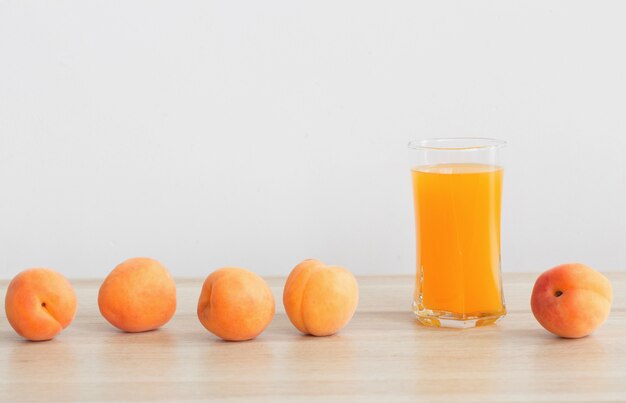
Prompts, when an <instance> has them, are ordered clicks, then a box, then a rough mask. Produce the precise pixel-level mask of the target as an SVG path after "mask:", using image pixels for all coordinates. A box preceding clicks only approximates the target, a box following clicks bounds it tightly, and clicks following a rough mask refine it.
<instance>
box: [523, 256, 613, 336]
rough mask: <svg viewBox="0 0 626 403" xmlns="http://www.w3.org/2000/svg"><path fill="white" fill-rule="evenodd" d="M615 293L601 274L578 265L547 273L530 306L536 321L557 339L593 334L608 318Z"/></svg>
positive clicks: (574, 264) (562, 266)
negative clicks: (558, 337) (559, 337)
mask: <svg viewBox="0 0 626 403" xmlns="http://www.w3.org/2000/svg"><path fill="white" fill-rule="evenodd" d="M612 300H613V291H612V289H611V283H610V282H609V280H608V279H607V278H606V277H604V275H602V274H601V273H599V272H597V271H595V270H593V269H592V268H590V267H588V266H585V265H583V264H579V263H570V264H563V265H560V266H556V267H554V268H552V269H550V270H548V271H546V272H544V273H543V274H542V275H541V276H539V278H538V279H537V281H536V282H535V287H534V288H533V293H532V297H531V299H530V307H531V309H532V311H533V314H534V315H535V318H536V319H537V321H538V322H539V323H540V324H541V326H543V327H544V328H546V330H548V331H550V332H552V333H554V334H556V335H557V336H561V337H566V338H578V337H584V336H587V335H588V334H591V333H592V332H593V331H594V330H595V329H596V328H597V327H598V326H600V325H601V324H602V323H603V322H604V321H605V320H606V318H607V317H608V316H609V312H610V310H611V302H612Z"/></svg>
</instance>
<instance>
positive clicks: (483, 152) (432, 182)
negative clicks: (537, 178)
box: [409, 138, 506, 328]
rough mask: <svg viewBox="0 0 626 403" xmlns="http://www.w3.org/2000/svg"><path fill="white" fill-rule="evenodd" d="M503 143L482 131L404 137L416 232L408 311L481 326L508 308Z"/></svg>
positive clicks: (432, 320)
mask: <svg viewBox="0 0 626 403" xmlns="http://www.w3.org/2000/svg"><path fill="white" fill-rule="evenodd" d="M505 144H506V143H505V142H504V141H501V140H495V139H487V138H447V139H430V140H421V141H414V142H411V143H409V153H410V160H411V174H412V178H413V196H414V197H413V198H414V205H415V231H416V240H417V276H416V277H417V278H416V286H415V295H414V300H413V311H414V312H415V315H417V319H418V320H419V321H420V322H421V323H423V324H424V325H427V326H436V327H460V328H465V327H474V326H483V325H488V324H491V323H494V322H495V321H497V320H498V319H499V318H501V317H502V316H504V315H505V314H506V307H505V305H504V295H503V293H502V275H501V270H500V205H501V195H502V176H503V168H502V164H501V161H500V159H501V150H502V148H503V147H504V145H505Z"/></svg>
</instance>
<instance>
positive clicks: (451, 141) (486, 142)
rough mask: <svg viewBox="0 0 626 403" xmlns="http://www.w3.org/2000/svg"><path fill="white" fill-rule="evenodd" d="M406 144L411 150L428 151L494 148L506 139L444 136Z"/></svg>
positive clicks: (504, 143)
mask: <svg viewBox="0 0 626 403" xmlns="http://www.w3.org/2000/svg"><path fill="white" fill-rule="evenodd" d="M455 144H461V145H455ZM408 146H409V148H410V149H412V150H430V151H473V150H490V149H491V150H495V149H498V148H502V147H504V146H506V141H504V140H498V139H494V138H490V137H445V138H430V139H424V140H412V141H410V142H409V144H408Z"/></svg>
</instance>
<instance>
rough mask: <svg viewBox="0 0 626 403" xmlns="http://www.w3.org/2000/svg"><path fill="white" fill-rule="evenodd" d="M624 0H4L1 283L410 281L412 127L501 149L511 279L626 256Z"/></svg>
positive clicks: (606, 263) (607, 265) (0, 41)
mask: <svg viewBox="0 0 626 403" xmlns="http://www.w3.org/2000/svg"><path fill="white" fill-rule="evenodd" d="M625 13H626V3H624V2H619V1H615V2H597V1H589V2H575V1H559V2H555V1H527V2H509V1H494V2H486V1H474V2H466V1H459V2H414V1H406V2H404V1H392V2H387V1H379V2H363V1H357V0H350V1H340V2H336V1H328V2H318V1H309V2H294V1H287V0H286V1H274V0H266V1H224V2H207V1H199V0H198V1H186V2H179V1H126V0H124V1H121V0H120V1H112V0H108V1H83V0H69V1H54V2H45V1H34V2H33V1H6V0H0V184H1V189H2V192H1V196H0V222H1V225H0V277H2V278H7V277H11V276H13V275H14V274H15V273H16V272H18V271H19V270H21V269H23V268H26V267H31V266H37V265H44V266H49V267H53V268H56V269H57V270H60V271H62V272H63V273H65V274H66V275H68V276H70V277H102V276H104V275H106V273H108V271H109V270H110V269H112V267H113V266H114V265H115V264H117V263H118V262H120V261H121V260H123V259H125V258H127V257H131V256H135V255H147V256H153V257H155V258H157V259H159V260H161V261H163V262H164V263H165V264H166V265H168V266H169V268H170V270H171V271H172V272H173V273H174V274H175V275H177V276H204V275H206V274H208V273H209V272H210V271H211V270H213V269H215V268H217V267H220V266H223V265H240V266H244V267H248V268H250V269H253V270H255V271H257V272H258V273H260V274H266V275H269V274H285V273H287V272H288V271H289V270H290V269H291V268H292V267H293V265H294V264H296V263H297V262H298V261H299V260H301V259H303V258H306V257H318V258H320V259H323V260H326V261H327V262H329V263H337V264H343V265H345V266H347V267H349V268H350V269H352V270H353V271H354V272H355V273H358V274H382V273H411V272H412V271H413V260H414V252H413V227H412V225H413V216H412V206H411V190H410V177H409V171H408V166H407V156H406V144H407V142H408V140H409V139H410V138H424V137H438V136H472V135H479V136H488V137H497V138H502V139H505V140H507V141H509V145H510V146H509V148H508V159H507V163H508V165H507V174H506V185H505V199H504V227H503V266H504V270H509V271H513V270H521V271H528V270H532V271H538V270H543V269H546V268H548V267H550V266H551V265H554V264H557V263H561V262H566V261H582V262H587V263H588V264H591V265H594V266H596V267H598V268H600V269H603V270H615V269H624V268H626V213H625V208H626V190H625V187H626V158H624V155H625V153H626V151H625V150H626V52H624V47H625V40H626V24H624V15H626V14H625Z"/></svg>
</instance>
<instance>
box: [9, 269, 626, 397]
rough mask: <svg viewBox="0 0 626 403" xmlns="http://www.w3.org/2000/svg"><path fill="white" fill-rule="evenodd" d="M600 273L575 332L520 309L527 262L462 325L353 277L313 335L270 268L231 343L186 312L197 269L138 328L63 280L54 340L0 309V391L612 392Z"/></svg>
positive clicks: (616, 354)
mask: <svg viewBox="0 0 626 403" xmlns="http://www.w3.org/2000/svg"><path fill="white" fill-rule="evenodd" d="M608 277H609V278H610V279H611V281H612V283H613V286H614V292H615V302H614V305H613V311H612V313H611V316H610V317H609V319H608V321H607V323H606V324H605V325H604V326H603V327H602V328H601V329H599V330H598V331H597V332H596V333H595V334H594V335H592V336H590V337H587V338H584V339H579V340H564V339H559V338H556V337H554V336H552V335H550V334H549V333H547V332H546V331H544V330H543V329H542V328H541V327H540V326H539V325H538V324H537V322H536V321H535V320H534V318H533V316H532V313H531V312H530V308H529V298H530V291H531V289H532V284H533V282H534V280H535V278H536V275H533V274H520V273H516V274H505V281H504V284H505V297H506V300H507V307H508V311H509V313H508V315H507V316H506V317H505V318H504V319H503V320H502V321H501V322H499V323H498V324H496V325H493V326H489V327H485V328H479V329H468V330H450V329H431V328H426V327H423V326H421V325H419V324H417V323H416V321H415V320H414V319H413V314H412V313H411V312H410V309H409V307H410V301H411V296H412V290H413V281H414V280H413V278H411V277H365V278H360V279H359V284H360V287H361V302H360V305H359V308H358V310H357V313H356V315H355V317H354V319H353V321H352V322H351V323H350V324H349V325H348V326H347V327H346V328H345V329H344V330H343V331H342V332H341V333H339V334H337V335H335V336H331V337H325V338H315V337H307V336H302V335H300V334H298V332H297V331H296V330H295V328H294V327H292V325H291V324H290V323H289V320H288V319H287V317H286V316H285V314H284V310H283V309H282V303H281V301H282V297H281V292H282V285H283V281H284V280H283V279H277V278H271V279H269V280H268V281H269V282H270V285H271V286H272V289H273V291H274V293H275V296H276V301H277V315H276V317H275V318H274V321H273V322H272V323H271V324H270V326H269V327H268V329H267V330H266V331H265V333H263V334H262V335H261V336H260V337H259V338H258V339H256V340H253V341H250V342H242V343H232V342H222V341H219V340H217V339H216V338H215V337H213V336H212V335H210V334H209V333H208V332H207V331H206V330H204V328H203V327H202V326H201V325H200V323H199V322H198V320H197V318H196V314H195V310H196V302H197V298H198V296H199V293H200V286H201V280H200V279H179V280H178V281H177V284H178V297H179V306H178V312H177V314H176V316H175V317H174V319H173V320H172V321H171V322H170V323H168V324H167V325H166V326H165V327H164V328H162V329H160V330H157V331H153V332H147V333H139V334H128V333H122V332H120V331H117V330H115V329H114V328H113V327H111V326H110V325H109V324H108V323H107V322H106V321H105V320H104V319H103V318H102V317H101V316H100V314H99V312H98V308H97V303H96V300H97V298H96V297H97V291H98V286H99V282H98V281H86V280H83V281H80V280H79V281H73V284H74V286H75V288H76V291H77V294H78V298H79V310H78V314H77V316H76V319H75V321H74V323H73V324H72V325H71V326H70V327H69V328H68V329H66V330H65V332H63V333H62V334H61V335H60V336H59V337H58V338H57V339H55V340H52V341H49V342H39V343H32V342H27V341H23V340H21V339H20V338H19V337H18V336H17V335H16V334H15V333H14V332H13V330H12V329H11V328H10V326H9V324H8V322H7V321H6V317H4V309H1V310H0V311H1V312H2V316H3V318H2V319H0V355H1V357H2V359H1V363H0V400H1V401H3V402H5V401H6V402H18V401H144V400H151V401H168V400H169V401H190V400H210V399H225V398H229V399H232V400H235V401H236V400H249V399H255V400H257V399H266V400H268V401H294V400H296V399H298V400H299V401H300V400H304V401H308V400H310V401H319V400H320V399H324V400H325V401H326V400H335V401H336V400H341V401H347V400H349V401H376V402H379V401H442V402H450V401H464V402H465V401H480V402H496V401H513V402H515V401H519V402H531V401H537V402H555V401H593V402H601V401H620V400H621V401H626V342H625V341H624V339H625V336H626V298H625V297H624V296H625V295H626V273H609V275H608ZM6 286H7V281H3V282H0V292H1V295H2V296H4V294H5V291H6ZM0 303H2V304H3V303H4V298H3V297H2V302H0Z"/></svg>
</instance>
